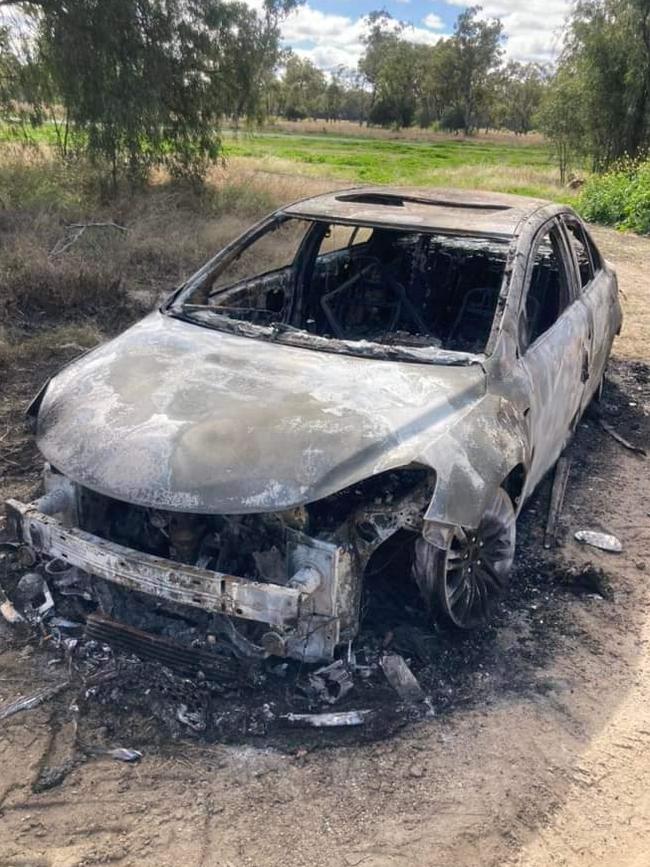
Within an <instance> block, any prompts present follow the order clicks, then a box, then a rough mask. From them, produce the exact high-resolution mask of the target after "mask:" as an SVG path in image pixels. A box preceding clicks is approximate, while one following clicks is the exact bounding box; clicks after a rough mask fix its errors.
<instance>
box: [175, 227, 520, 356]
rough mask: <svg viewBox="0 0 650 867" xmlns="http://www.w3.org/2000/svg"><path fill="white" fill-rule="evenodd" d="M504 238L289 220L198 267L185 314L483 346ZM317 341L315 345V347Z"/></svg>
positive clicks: (402, 342) (440, 345) (403, 341)
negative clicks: (201, 267) (203, 266)
mask: <svg viewBox="0 0 650 867" xmlns="http://www.w3.org/2000/svg"><path fill="white" fill-rule="evenodd" d="M507 252H508V244H507V243H506V242H501V241H496V240H493V239H488V238H485V237H478V236H477V237H465V236H463V237H452V236H447V235H443V234H436V233H432V232H417V231H409V230H401V229H393V228H372V227H370V226H363V225H354V226H350V225H341V224H335V223H327V222H322V221H309V220H303V219H292V218H288V219H285V220H282V221H281V222H280V223H274V224H271V225H270V226H268V227H267V228H266V229H265V230H261V231H260V233H259V234H258V236H257V237H256V238H255V239H253V240H252V241H250V242H249V243H248V245H246V246H244V248H243V249H240V250H238V251H235V252H234V253H232V254H231V255H230V256H226V257H224V258H222V259H221V261H219V260H218V259H217V260H215V264H214V267H213V268H207V269H204V272H199V275H197V278H195V279H194V280H193V281H190V283H189V284H188V286H189V288H188V289H187V290H186V292H185V293H184V294H183V295H182V296H181V298H180V303H181V305H182V310H183V313H184V315H186V316H189V317H192V315H193V314H198V313H200V314H201V316H200V317H199V318H200V319H202V321H205V313H206V311H210V312H212V313H214V314H216V316H217V317H218V318H219V319H222V320H223V319H226V320H230V321H234V322H241V323H247V324H248V325H250V326H262V327H265V328H273V329H274V330H275V336H276V337H279V335H281V334H282V333H289V332H291V334H292V342H294V343H295V342H296V339H295V338H296V335H297V334H300V333H302V334H304V335H305V336H307V337H308V336H316V337H320V338H330V339H332V340H338V341H345V342H346V343H351V344H357V345H361V344H362V343H367V342H370V343H373V344H379V345H383V346H402V347H428V348H433V349H443V350H449V351H452V352H466V353H480V352H482V351H484V349H485V346H486V344H487V341H488V338H489V335H490V332H491V328H492V323H493V320H494V316H495V311H496V308H497V301H498V298H499V293H500V290H501V286H502V282H503V275H504V270H505V263H506V257H507ZM320 348H322V347H320Z"/></svg>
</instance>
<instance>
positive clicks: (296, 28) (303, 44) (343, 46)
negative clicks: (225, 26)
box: [248, 0, 444, 69]
mask: <svg viewBox="0 0 650 867" xmlns="http://www.w3.org/2000/svg"><path fill="white" fill-rule="evenodd" d="M248 2H249V3H251V4H252V3H254V2H256V0H248ZM427 18H431V20H432V22H433V23H431V22H428V21H425V23H426V24H427V27H416V26H414V25H413V24H409V25H408V26H407V27H406V28H405V29H404V36H405V37H406V38H407V39H410V40H411V41H412V42H419V43H424V44H425V45H434V44H435V43H436V42H437V41H438V40H439V39H441V38H442V36H443V34H442V33H434V32H433V28H435V29H440V28H441V27H444V24H443V22H442V20H441V19H439V18H438V16H437V15H431V16H427ZM365 29H366V18H365V17H363V16H362V17H359V18H350V17H349V16H347V15H332V14H329V13H327V12H321V11H320V9H315V8H314V7H313V6H310V5H309V4H305V5H304V6H299V7H298V8H297V9H294V11H293V12H292V13H291V14H290V15H289V16H288V17H287V18H286V19H285V21H284V22H283V24H282V39H283V40H284V42H285V43H286V44H287V45H290V46H291V47H293V50H294V51H295V52H296V54H299V55H300V56H301V57H307V58H309V59H310V60H311V61H312V62H313V63H315V64H316V65H317V66H319V67H321V69H334V68H335V67H336V66H339V65H343V66H350V67H356V65H357V63H358V62H359V59H360V58H361V55H362V54H363V51H364V46H363V43H362V36H363V34H364V32H365Z"/></svg>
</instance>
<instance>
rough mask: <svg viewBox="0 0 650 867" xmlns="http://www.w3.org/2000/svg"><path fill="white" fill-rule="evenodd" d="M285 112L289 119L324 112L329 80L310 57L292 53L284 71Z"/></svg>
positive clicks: (315, 115)
mask: <svg viewBox="0 0 650 867" xmlns="http://www.w3.org/2000/svg"><path fill="white" fill-rule="evenodd" d="M282 84H283V94H284V95H283V114H284V116H285V117H286V118H288V119H289V120H302V119H303V118H306V117H318V116H322V115H323V114H324V106H325V91H326V88H327V82H326V79H325V75H324V73H323V72H322V71H321V70H320V69H318V67H316V66H314V64H313V63H312V62H311V60H309V59H308V58H306V57H305V58H303V57H298V55H297V54H293V53H291V54H290V56H289V58H288V60H287V62H286V68H285V71H284V76H283V79H282Z"/></svg>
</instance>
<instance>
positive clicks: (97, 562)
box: [7, 500, 304, 627]
mask: <svg viewBox="0 0 650 867" xmlns="http://www.w3.org/2000/svg"><path fill="white" fill-rule="evenodd" d="M7 508H8V510H9V512H10V516H11V517H12V519H13V521H14V522H15V523H16V525H17V530H18V532H19V535H20V538H21V539H22V540H23V542H25V543H26V544H28V545H30V546H31V547H32V548H33V549H34V550H36V551H37V552H40V553H42V554H46V555H47V556H50V557H52V558H58V559H62V560H64V561H66V562H68V563H71V564H72V565H74V566H77V567H78V568H80V569H82V570H83V571H84V572H88V573H89V574H91V575H96V576H98V577H100V578H104V579H106V580H107V581H111V582H113V583H115V584H119V585H121V586H122V587H126V588H127V589H130V590H134V591H138V592H141V593H147V594H149V595H151V596H155V597H157V598H160V599H165V600H167V601H169V602H176V603H181V604H183V605H190V606H192V607H194V608H200V609H201V610H203V611H215V612H219V613H223V614H228V615H231V616H234V617H243V618H245V619H248V620H258V621H262V622H264V623H269V624H271V625H273V626H279V627H289V626H295V624H296V623H297V621H298V620H299V618H300V614H301V601H302V597H303V596H304V594H303V592H302V591H301V590H299V589H296V588H293V587H281V586H279V585H277V584H262V583H260V582H257V581H249V580H247V579H245V578H237V577H235V576H233V575H226V574H223V573H220V572H212V571H210V570H208V569H199V568H197V567H196V566H186V565H184V564H183V565H181V564H179V563H174V562H172V561H171V560H165V559H163V558H160V557H154V556H153V555H151V554H144V553H142V552H140V551H135V550H133V549H131V548H126V547H125V546H123V545H117V544H115V543H114V542H108V541H106V540H105V539H101V538H99V537H98V536H94V535H92V534H91V533H87V532H85V531H84V530H79V529H77V528H72V529H67V528H65V527H64V526H63V525H62V524H61V522H60V521H57V520H56V519H55V518H50V517H48V516H47V515H44V514H43V513H41V512H39V511H38V510H37V509H35V508H34V507H33V505H29V504H25V503H21V502H18V501H17V500H8V501H7ZM11 513H13V514H11Z"/></svg>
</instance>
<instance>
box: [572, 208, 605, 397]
mask: <svg viewBox="0 0 650 867" xmlns="http://www.w3.org/2000/svg"><path fill="white" fill-rule="evenodd" d="M561 221H562V227H563V230H564V233H565V235H566V239H567V245H568V248H569V251H570V254H571V257H572V259H573V267H574V272H575V281H576V285H577V286H578V287H579V288H578V291H579V297H580V300H581V301H582V303H583V305H584V307H585V309H586V311H587V316H588V318H589V346H588V348H587V353H588V355H587V358H586V359H585V370H584V371H583V374H585V389H584V394H583V401H582V410H583V411H584V409H586V407H587V405H588V404H589V402H590V401H591V399H592V397H593V396H594V394H595V393H596V392H597V391H598V390H599V388H600V385H601V382H602V379H603V376H604V374H605V367H606V366H607V359H608V357H609V352H610V349H611V345H612V341H613V340H614V336H615V335H616V333H617V330H618V328H619V322H618V317H617V316H615V315H614V313H615V311H614V307H615V305H616V304H617V303H618V293H617V288H616V281H615V279H614V277H613V276H612V275H611V273H610V272H609V271H608V270H607V268H606V267H605V263H604V261H603V258H602V256H601V254H600V252H599V251H598V248H597V247H596V245H595V243H594V241H593V238H592V237H591V235H590V234H589V231H588V230H587V228H586V226H585V225H584V223H583V222H582V220H580V218H579V217H578V216H577V215H575V214H572V213H564V214H562V217H561ZM572 225H573V226H576V227H577V228H578V229H579V231H580V233H581V234H582V236H583V238H584V244H585V248H586V250H587V254H588V256H589V261H590V263H591V270H592V277H591V280H590V281H589V282H588V283H586V284H585V285H584V286H583V285H582V276H581V274H580V265H579V263H578V260H577V256H576V253H575V249H574V247H573V244H572V243H571V237H570V228H569V227H570V226H572ZM594 253H596V254H597V256H598V260H597V261H596V259H595V257H594Z"/></svg>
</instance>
